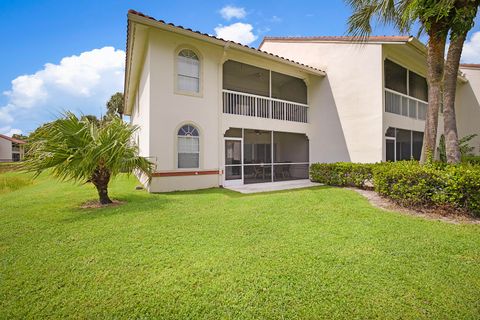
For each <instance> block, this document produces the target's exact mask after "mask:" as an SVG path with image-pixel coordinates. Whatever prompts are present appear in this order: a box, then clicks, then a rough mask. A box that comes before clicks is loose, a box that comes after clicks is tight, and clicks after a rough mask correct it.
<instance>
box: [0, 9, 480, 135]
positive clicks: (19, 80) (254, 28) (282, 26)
mask: <svg viewBox="0 0 480 320" xmlns="http://www.w3.org/2000/svg"><path fill="white" fill-rule="evenodd" d="M225 7H230V9H228V8H227V9H224V10H223V11H221V9H222V8H225ZM128 9H135V10H137V11H141V12H143V13H145V14H148V15H151V16H153V17H155V18H157V19H163V20H166V21H168V22H173V23H175V24H179V25H182V26H185V27H189V28H192V29H196V30H200V31H202V32H206V33H210V34H216V33H217V34H220V35H224V36H225V35H226V36H230V37H237V40H238V39H240V40H241V41H243V42H246V43H248V44H250V45H252V46H257V45H258V44H259V43H260V41H261V39H262V38H263V36H265V35H277V36H298V35H302V36H308V35H344V34H345V31H346V20H347V18H348V16H349V14H350V10H349V8H348V7H347V6H346V5H345V4H344V2H343V1H341V0H332V1H318V0H317V1H282V0H277V1H186V0H184V1H159V0H156V1H126V0H101V1H100V0H82V1H80V0H78V1H60V0H57V1H53V0H52V1H40V0H37V1H29V0H23V1H20V0H17V1H13V0H12V1H9V0H3V1H1V2H0V35H1V39H2V43H3V48H2V49H3V50H0V67H1V70H2V71H1V72H0V93H1V94H0V133H7V134H11V133H15V132H20V131H21V132H24V133H28V132H29V131H31V130H34V129H35V128H36V127H37V126H38V125H40V124H42V123H43V122H45V121H49V120H52V119H54V118H55V117H56V116H58V114H59V113H60V112H61V111H62V110H73V111H76V112H83V113H88V114H96V115H100V114H101V113H102V112H104V110H105V109H104V108H105V107H104V104H105V102H106V100H107V99H108V97H109V95H110V94H113V93H114V92H115V91H122V84H123V60H122V59H124V56H123V55H124V50H125V37H126V13H127V11H128ZM222 13H223V14H222ZM477 20H478V19H477ZM476 31H480V27H479V25H478V24H477V25H476V26H475V28H474V30H472V32H471V35H470V38H471V37H472V35H474V34H475V32H476ZM374 34H381V35H383V34H387V35H391V34H396V33H395V32H394V31H393V30H391V29H390V28H384V27H380V28H376V29H375V31H374ZM478 38H479V41H478V42H479V43H478V45H479V46H480V32H479V33H478ZM476 48H477V47H476V46H473V45H472V52H473V53H472V54H471V56H472V57H471V58H470V59H478V57H479V53H478V52H477V51H475V50H476ZM62 59H63V60H62ZM470 62H478V63H480V61H470ZM46 64H48V65H46Z"/></svg>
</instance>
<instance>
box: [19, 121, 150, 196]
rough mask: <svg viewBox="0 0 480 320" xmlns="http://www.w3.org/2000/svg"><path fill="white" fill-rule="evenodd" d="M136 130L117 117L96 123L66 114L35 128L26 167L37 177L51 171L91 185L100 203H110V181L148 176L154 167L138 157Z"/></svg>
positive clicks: (62, 177) (63, 178)
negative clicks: (123, 174)
mask: <svg viewBox="0 0 480 320" xmlns="http://www.w3.org/2000/svg"><path fill="white" fill-rule="evenodd" d="M137 129H138V128H137V127H134V126H131V125H129V124H127V123H125V122H124V121H122V120H121V119H120V118H113V119H111V120H110V121H104V122H101V123H100V124H98V123H96V122H94V121H91V120H90V119H89V118H87V117H81V118H78V117H77V116H75V115H74V114H73V113H70V112H68V113H66V114H65V116H64V117H62V118H60V119H57V120H55V121H53V122H50V123H47V124H46V125H44V126H42V127H40V128H39V129H37V131H36V134H35V135H34V136H33V137H32V140H31V142H30V143H31V148H30V150H29V159H28V160H27V161H26V162H25V168H26V169H27V170H28V171H31V172H35V173H36V175H39V174H40V173H41V172H42V171H45V170H47V169H51V170H52V173H53V174H54V175H55V176H56V177H57V178H59V179H61V180H74V181H77V182H80V181H82V182H91V183H92V184H93V185H94V186H95V187H96V188H97V191H98V196H99V200H100V203H101V204H102V205H103V204H109V203H112V200H110V198H109V196H108V183H109V182H110V178H112V177H114V176H115V175H117V174H118V173H120V172H128V173H131V172H133V171H139V172H143V173H144V174H145V175H146V176H148V177H149V178H150V177H151V173H152V170H153V164H152V163H151V162H149V161H148V160H147V159H146V158H144V157H140V156H138V147H137V146H136V145H135V144H134V143H133V141H132V136H133V135H134V133H135V131H136V130H137Z"/></svg>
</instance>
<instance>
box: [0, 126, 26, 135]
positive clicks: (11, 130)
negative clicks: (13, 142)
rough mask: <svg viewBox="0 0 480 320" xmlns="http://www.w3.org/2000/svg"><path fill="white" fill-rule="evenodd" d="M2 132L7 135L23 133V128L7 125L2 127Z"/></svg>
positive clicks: (0, 131)
mask: <svg viewBox="0 0 480 320" xmlns="http://www.w3.org/2000/svg"><path fill="white" fill-rule="evenodd" d="M0 133H1V134H3V135H6V136H7V137H11V136H13V135H14V134H22V130H20V129H16V128H12V127H10V126H6V127H2V128H0Z"/></svg>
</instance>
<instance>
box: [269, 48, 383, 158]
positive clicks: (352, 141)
mask: <svg viewBox="0 0 480 320" xmlns="http://www.w3.org/2000/svg"><path fill="white" fill-rule="evenodd" d="M261 49H262V50H265V51H268V52H272V53H274V54H278V55H280V56H283V57H286V58H289V59H293V60H296V61H300V62H302V63H305V64H307V65H310V66H313V67H317V68H319V69H322V70H324V71H325V72H326V73H327V78H326V79H323V80H320V79H314V80H312V81H311V82H312V83H311V84H312V87H315V88H316V89H315V90H311V91H310V92H309V98H310V99H311V101H312V104H313V106H312V108H311V112H310V115H311V116H310V120H311V122H310V126H311V127H310V131H309V138H310V160H311V162H336V161H351V162H366V163H367V162H378V161H381V160H382V155H383V150H382V149H383V148H382V141H383V134H382V113H383V109H382V105H383V103H382V101H383V93H382V70H383V67H382V63H381V61H382V46H381V45H376V44H366V45H362V46H360V45H354V44H348V43H331V42H329V43H327V42H303V43H302V42H298V41H296V42H288V41H284V42H282V41H266V42H264V43H263V45H262V47H261Z"/></svg>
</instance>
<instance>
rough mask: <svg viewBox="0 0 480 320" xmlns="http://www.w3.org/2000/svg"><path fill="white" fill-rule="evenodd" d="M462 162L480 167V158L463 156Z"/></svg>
mask: <svg viewBox="0 0 480 320" xmlns="http://www.w3.org/2000/svg"><path fill="white" fill-rule="evenodd" d="M462 162H463V163H469V164H473V165H477V166H480V156H462Z"/></svg>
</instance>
